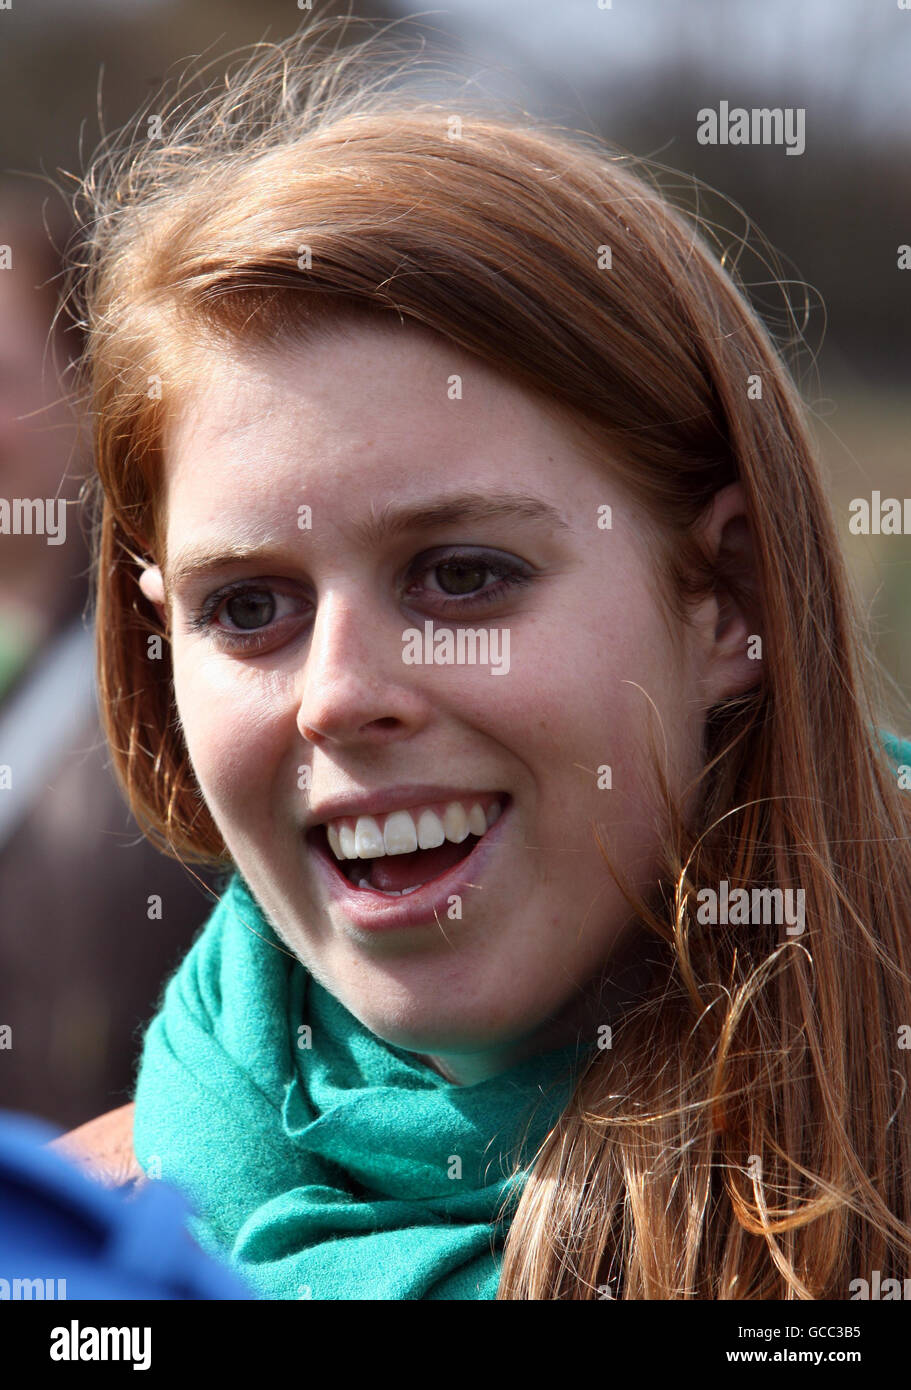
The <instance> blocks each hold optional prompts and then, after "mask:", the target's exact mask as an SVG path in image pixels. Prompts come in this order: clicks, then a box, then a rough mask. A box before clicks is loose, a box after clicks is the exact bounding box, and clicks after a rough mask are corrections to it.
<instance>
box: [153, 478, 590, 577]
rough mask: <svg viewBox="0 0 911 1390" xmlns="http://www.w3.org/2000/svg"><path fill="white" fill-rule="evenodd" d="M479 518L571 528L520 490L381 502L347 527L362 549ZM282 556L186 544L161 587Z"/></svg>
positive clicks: (279, 561) (538, 499) (277, 560)
mask: <svg viewBox="0 0 911 1390" xmlns="http://www.w3.org/2000/svg"><path fill="white" fill-rule="evenodd" d="M483 521H510V522H520V523H521V522H526V523H527V522H534V523H538V524H541V523H543V524H545V525H547V526H548V527H550V528H552V529H553V530H559V531H571V530H572V527H571V526H570V524H569V522H568V521H567V520H566V519H565V517H563V516H562V515H561V514H560V512H559V511H557V509H556V507H553V506H551V504H550V503H549V502H545V501H544V499H543V498H541V497H532V496H529V495H527V494H523V493H512V492H494V493H485V494H483V495H478V493H458V494H455V495H452V494H450V495H448V496H443V497H438V498H431V499H430V500H429V501H427V502H422V503H420V504H418V505H415V506H401V505H398V504H396V503H394V502H387V503H386V504H385V505H384V506H382V507H380V508H377V507H373V508H372V509H371V515H370V516H369V517H368V518H367V520H366V521H362V522H358V523H356V524H355V525H353V526H352V527H351V528H350V530H351V534H352V536H353V537H354V539H355V540H356V541H357V542H358V543H359V544H360V545H362V546H363V547H364V548H365V549H378V548H379V547H380V546H381V545H382V544H383V543H384V542H386V541H389V540H392V539H395V538H396V537H397V536H400V535H402V534H403V533H404V532H406V531H429V530H432V529H434V528H435V527H436V528H438V527H441V526H452V525H459V524H469V525H470V524H472V523H477V522H483ZM287 558H288V557H287V555H286V554H285V555H282V554H280V553H279V552H277V551H275V550H267V549H262V548H261V547H258V546H256V545H248V544H243V543H241V544H236V545H229V546H200V547H195V548H194V547H192V546H190V547H187V548H185V549H183V550H180V551H178V552H177V554H176V555H175V556H174V557H173V560H171V561H170V562H169V561H167V560H166V561H165V565H164V567H163V568H164V580H165V588H166V589H169V590H170V589H174V588H177V587H178V586H179V585H180V584H182V583H184V582H185V581H186V580H187V579H189V578H190V576H192V575H198V574H203V573H207V572H211V571H213V570H218V569H225V568H227V567H228V566H229V565H232V564H239V563H243V562H245V561H252V560H259V561H261V562H262V563H263V564H271V563H273V562H274V563H276V564H278V565H279V566H280V565H281V564H282V563H284V562H286V561H287Z"/></svg>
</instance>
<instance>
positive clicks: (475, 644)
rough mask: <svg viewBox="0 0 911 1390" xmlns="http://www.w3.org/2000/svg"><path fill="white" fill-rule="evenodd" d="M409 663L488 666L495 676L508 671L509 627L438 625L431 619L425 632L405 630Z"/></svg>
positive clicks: (404, 651)
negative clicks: (455, 627)
mask: <svg viewBox="0 0 911 1390" xmlns="http://www.w3.org/2000/svg"><path fill="white" fill-rule="evenodd" d="M402 641H403V643H404V647H403V649H402V660H403V661H404V663H405V665H406V666H489V667H490V668H491V674H492V675H494V676H505V675H506V674H507V672H508V671H509V628H508V627H503V628H496V627H493V628H486V627H482V628H480V629H476V628H471V627H468V628H464V627H463V628H459V629H458V631H456V632H452V631H450V629H449V628H439V629H438V630H437V631H436V632H434V629H433V623H432V622H430V620H429V619H428V620H427V621H426V622H425V623H424V631H423V632H421V629H420V628H419V627H408V628H406V629H405V631H404V632H403V633H402Z"/></svg>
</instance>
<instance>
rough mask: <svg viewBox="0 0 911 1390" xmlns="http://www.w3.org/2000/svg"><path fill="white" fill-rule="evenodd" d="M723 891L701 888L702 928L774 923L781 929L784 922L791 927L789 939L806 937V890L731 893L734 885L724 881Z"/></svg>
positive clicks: (698, 916) (698, 915) (737, 890)
mask: <svg viewBox="0 0 911 1390" xmlns="http://www.w3.org/2000/svg"><path fill="white" fill-rule="evenodd" d="M719 889H720V891H719V892H717V893H716V892H715V889H714V888H700V889H699V892H698V893H697V894H696V899H697V901H698V903H699V908H698V910H697V912H696V921H697V922H699V923H700V924H701V925H702V926H709V925H711V926H715V925H717V923H719V922H726V923H729V924H730V925H731V926H739V925H746V924H747V923H758V922H765V923H768V922H774V923H775V924H776V925H777V926H781V924H782V922H784V921H787V922H788V923H789V925H788V926H787V927H786V928H785V930H786V932H787V934H788V936H801V935H802V934H803V930H804V897H805V892H804V889H803V888H798V889H797V890H796V892H795V890H794V889H793V888H785V889H781V888H754V889H752V891H751V892H747V890H746V888H735V889H733V891H729V890H730V885H729V883H728V881H727V879H726V878H723V879H722V880H721V883H720V885H719ZM795 898H796V908H795Z"/></svg>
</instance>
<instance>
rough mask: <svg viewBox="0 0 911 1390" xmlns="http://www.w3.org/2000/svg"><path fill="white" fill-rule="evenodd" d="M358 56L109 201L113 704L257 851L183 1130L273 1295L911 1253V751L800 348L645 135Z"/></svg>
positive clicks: (209, 823) (185, 855) (298, 62)
mask: <svg viewBox="0 0 911 1390" xmlns="http://www.w3.org/2000/svg"><path fill="white" fill-rule="evenodd" d="M308 41H309V39H308V36H307V35H306V34H305V35H303V36H299V37H298V38H297V39H296V40H293V41H289V42H288V43H285V44H279V45H277V46H276V47H275V48H274V49H273V50H271V51H270V53H268V54H267V56H266V58H265V59H257V60H255V61H253V62H252V63H251V64H250V65H249V66H248V67H247V68H246V69H245V70H244V71H242V72H241V73H239V74H237V75H235V76H234V77H233V78H232V79H231V80H230V81H229V83H228V85H227V90H226V91H222V93H221V94H220V95H217V96H214V97H210V98H208V99H206V100H203V101H199V102H197V103H196V104H195V105H191V106H190V107H189V108H187V107H184V106H181V105H180V104H179V102H178V101H177V99H176V98H175V104H174V105H173V106H172V107H171V108H169V109H168V110H166V111H165V113H164V115H163V116H162V119H161V123H160V126H159V128H158V129H159V134H160V135H161V139H160V140H155V141H153V142H146V143H143V142H142V141H141V140H139V139H137V140H136V141H135V142H133V143H132V144H130V145H128V146H127V148H126V150H125V151H121V152H120V153H119V154H114V155H109V156H106V157H105V159H104V160H103V161H101V162H99V164H98V165H97V166H96V168H95V170H94V171H93V172H92V174H91V175H90V176H89V178H88V179H87V181H86V185H85V190H86V193H87V194H88V195H89V197H90V207H89V212H88V213H87V215H86V229H87V237H86V249H87V255H86V258H85V274H84V279H83V281H82V293H83V295H84V318H85V320H86V324H87V328H88V331H89V334H90V339H89V346H88V351H87V356H86V368H87V372H88V381H89V386H90V390H91V397H92V407H93V410H94V412H95V421H96V440H95V443H96V459H97V470H98V478H99V485H100V486H99V504H100V511H99V523H98V533H97V602H98V608H97V616H98V630H99V634H100V638H99V641H100V651H99V663H100V682H101V690H102V696H103V704H104V711H105V717H106V720H107V733H108V738H109V741H110V744H111V748H112V750H113V756H114V759H115V764H116V767H117V768H118V771H119V775H120V777H121V780H122V783H123V786H124V788H125V790H126V793H127V795H128V797H129V800H130V804H131V806H132V808H133V810H134V812H135V813H136V814H137V815H138V816H139V817H140V818H141V822H142V823H143V824H144V825H145V826H146V827H147V829H148V833H149V835H150V836H152V837H154V838H156V840H157V841H158V842H160V843H161V844H162V846H163V847H164V848H165V849H166V852H168V853H170V854H172V855H175V856H178V857H180V858H181V859H183V860H187V861H194V862H203V863H206V864H209V865H215V864H218V865H222V866H224V868H225V870H226V881H225V891H224V894H223V896H222V898H221V901H220V903H219V905H218V906H217V907H216V909H215V912H214V913H213V916H212V918H211V919H210V921H209V923H208V924H207V926H206V928H205V930H204V931H203V933H202V935H201V936H200V937H199V939H198V940H197V941H196V943H195V944H194V946H193V947H192V949H191V950H190V952H189V954H188V955H187V957H186V959H185V960H184V961H183V963H182V964H181V966H180V968H179V970H178V971H177V973H176V975H175V976H174V978H173V979H172V981H171V983H170V984H169V986H168V988H167V991H166V993H165V996H164V999H163V1002H162V1007H161V1011H160V1012H159V1013H158V1015H157V1016H156V1018H155V1019H154V1020H153V1021H152V1023H151V1025H150V1027H149V1030H148V1032H147V1034H146V1037H145V1042H144V1050H143V1057H142V1062H141V1067H140V1071H139V1075H138V1082H137V1092H136V1111H135V1135H134V1138H135V1148H136V1154H137V1156H138V1158H139V1162H140V1164H141V1166H142V1168H143V1170H144V1171H145V1172H146V1173H147V1174H148V1175H149V1176H152V1177H158V1176H163V1177H165V1178H167V1179H169V1180H171V1181H172V1182H174V1183H175V1184H176V1185H177V1186H179V1187H181V1188H182V1189H183V1190H184V1191H185V1192H186V1193H187V1194H188V1195H189V1196H190V1198H191V1200H192V1201H193V1203H194V1205H195V1206H196V1208H197V1211H198V1213H199V1215H198V1217H197V1218H196V1220H195V1222H194V1226H193V1229H194V1231H195V1233H196V1235H197V1237H198V1238H199V1239H200V1241H201V1242H202V1243H204V1244H206V1245H208V1246H210V1247H211V1248H212V1249H213V1250H215V1251H223V1252H228V1253H229V1254H230V1256H231V1258H232V1260H233V1262H234V1265H235V1267H236V1268H237V1269H238V1270H239V1271H240V1272H241V1273H242V1274H243V1275H244V1276H245V1277H246V1278H247V1279H248V1280H249V1281H250V1282H251V1283H252V1284H253V1286H254V1287H255V1288H256V1290H257V1291H258V1292H259V1293H260V1294H261V1295H262V1296H265V1297H271V1298H295V1297H316V1298H361V1297H381V1298H461V1297H468V1298H493V1297H499V1298H521V1299H524V1298H548V1299H550V1298H554V1299H589V1298H605V1297H622V1298H627V1299H640V1298H699V1299H729V1298H739V1299H755V1298H764V1299H769V1298H830V1297H831V1298H848V1297H850V1293H849V1283H850V1281H851V1280H852V1279H853V1278H855V1277H857V1276H863V1275H866V1276H867V1277H869V1275H868V1274H867V1271H868V1270H872V1269H873V1268H877V1269H880V1270H881V1271H885V1270H888V1271H889V1272H890V1273H892V1274H895V1275H896V1276H900V1275H901V1274H902V1273H903V1272H904V1270H905V1269H906V1268H907V1262H908V1254H909V1248H911V1176H909V1175H911V1135H909V1127H908V1124H907V1113H906V1104H905V1100H904V1097H905V1091H906V1087H907V1079H908V1062H907V1051H906V1050H905V1049H904V1048H903V1047H902V1045H901V1039H902V1032H901V1030H902V1027H903V1025H905V1024H906V1023H907V1022H909V1021H911V992H909V980H908V976H907V972H906V969H905V961H906V947H905V938H906V933H907V928H908V923H909V919H911V886H909V884H911V873H909V869H911V851H909V847H908V838H907V834H908V810H907V800H906V798H905V794H904V792H903V790H902V786H901V778H902V776H903V775H904V774H903V773H902V771H901V770H900V769H901V767H904V763H903V762H902V759H905V760H911V757H909V755H911V749H909V748H908V747H907V746H903V745H902V744H901V743H900V742H899V741H898V740H897V739H895V738H894V736H890V735H883V733H882V732H881V731H882V729H883V727H884V726H885V724H886V723H887V716H886V714H885V713H884V703H883V696H882V693H881V688H880V681H879V677H878V675H877V673H876V671H875V669H874V667H873V663H872V661H871V659H870V657H869V655H868V642H867V637H866V634H865V632H864V629H863V628H862V626H861V623H860V619H859V616H858V610H857V608H856V605H855V601H854V598H853V597H852V594H851V591H850V587H849V584H848V580H847V577H846V573H845V567H844V563H843V559H842V556H841V553H840V550H839V542H838V535H837V530H836V526H835V522H834V519H833V517H832V514H831V512H830V509H829V505H828V503H827V500H826V496H825V492H824V489H823V486H822V484H821V481H820V472H819V467H818V463H817V460H816V457H815V454H814V449H813V446H812V443H811V438H810V434H809V431H808V427H807V425H806V422H805V420H804V416H803V412H802V407H801V403H800V400H799V397H798V395H797V392H796V390H795V388H794V385H793V383H792V381H791V379H790V377H789V375H788V372H787V370H786V368H785V366H784V365H783V363H782V361H781V359H780V357H779V355H778V352H777V350H776V348H775V346H774V344H773V343H772V341H771V339H770V337H769V335H768V334H767V332H766V330H765V329H764V328H763V326H762V325H761V324H760V322H759V321H758V319H757V317H756V316H755V315H754V313H753V312H752V310H751V309H750V307H749V305H748V304H747V302H746V299H745V297H744V295H743V293H742V292H741V290H740V289H739V288H738V286H737V285H736V284H734V283H733V282H732V280H731V279H730V278H729V277H728V274H727V273H726V272H725V271H723V270H722V269H720V268H719V266H718V264H717V262H716V260H715V258H714V256H713V254H712V253H711V250H710V248H709V246H708V244H707V243H706V242H705V241H704V240H703V239H702V237H701V235H700V234H699V231H698V229H697V228H696V227H695V226H693V225H692V224H691V223H690V222H689V221H688V220H687V219H686V218H685V217H684V216H682V215H681V214H680V213H678V212H676V211H674V210H673V209H672V208H671V207H670V206H669V205H668V203H667V202H666V201H665V200H664V199H663V198H662V196H661V195H660V194H659V192H658V191H656V189H655V188H654V187H653V186H652V184H651V183H650V181H649V180H648V179H647V177H643V176H641V175H639V174H637V173H635V172H634V171H633V170H632V169H631V168H630V167H628V164H627V162H625V161H624V160H621V159H618V158H616V157H613V156H611V155H610V153H609V152H608V151H606V150H605V149H604V148H603V146H601V145H600V143H599V142H597V141H595V140H594V139H591V138H588V137H582V136H579V135H578V134H572V135H571V134H567V133H565V132H563V131H559V130H547V129H542V128H541V127H539V126H538V125H536V124H535V123H533V122H531V121H530V120H527V119H525V120H523V119H520V118H518V117H515V116H512V117H506V116H502V115H496V114H491V113H490V112H489V111H486V110H483V109H480V108H477V109H474V108H471V107H469V106H468V105H467V104H466V103H464V102H462V103H460V104H459V105H458V107H457V108H456V107H453V106H452V104H451V103H446V102H441V103H439V104H435V103H434V102H433V101H430V100H426V99H425V100H418V99H417V98H414V97H412V96H409V95H408V94H407V92H406V91H405V90H404V89H401V90H398V91H397V90H395V89H394V88H393V87H390V88H389V89H388V90H387V89H386V88H384V86H383V84H382V82H381V81H379V80H376V79H374V78H372V77H370V76H369V75H368V70H367V69H366V68H363V69H362V68H361V67H359V66H358V65H357V63H355V64H354V65H353V66H349V63H350V59H349V60H345V59H334V58H331V57H330V58H328V59H326V60H324V62H323V64H322V66H317V67H314V68H312V70H311V68H310V66H309V65H308V62H307V60H306V58H305V52H306V43H307V42H308ZM369 56H370V53H369V52H368V53H367V57H368V58H369ZM143 133H144V129H143ZM890 722H891V721H890ZM887 754H891V760H890V757H889V756H887ZM896 763H898V764H899V768H898V769H897V768H896V766H895V764H896ZM904 772H905V773H907V768H905V769H904Z"/></svg>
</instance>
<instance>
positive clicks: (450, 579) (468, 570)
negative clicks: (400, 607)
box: [405, 550, 534, 611]
mask: <svg viewBox="0 0 911 1390" xmlns="http://www.w3.org/2000/svg"><path fill="white" fill-rule="evenodd" d="M411 576H417V577H418V578H420V579H425V578H426V577H428V576H431V577H432V578H433V579H434V581H435V583H433V584H426V583H414V582H409V583H408V586H407V588H406V591H405V593H406V597H407V598H409V599H411V600H412V601H414V600H417V601H420V602H423V603H425V604H426V603H428V602H430V603H431V604H432V605H433V606H434V607H436V608H437V609H441V610H443V611H446V610H452V609H456V608H463V609H469V608H471V607H472V606H474V607H479V606H481V605H483V604H485V603H495V602H497V601H498V600H501V599H504V598H505V597H506V595H507V594H508V592H509V591H510V590H511V589H514V588H516V587H519V586H521V585H524V584H527V583H529V582H530V581H531V579H532V578H533V577H534V576H533V573H532V571H531V569H530V567H529V566H528V565H526V564H524V563H523V562H522V561H521V560H519V559H517V558H516V557H515V556H510V555H506V554H504V552H503V551H490V550H450V551H448V552H445V553H444V554H442V555H435V556H433V557H428V556H423V557H421V559H420V561H416V562H415V563H414V565H412V568H411V571H410V576H409V579H410V578H411ZM491 580H493V581H494V582H493V583H491V582H490V581H491Z"/></svg>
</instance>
